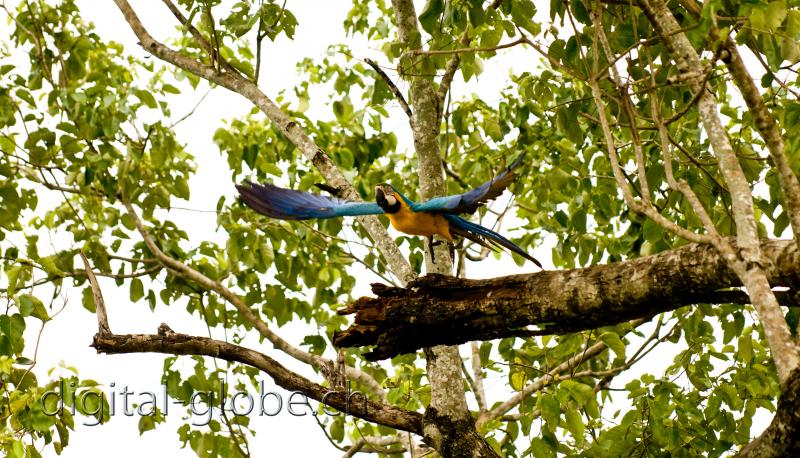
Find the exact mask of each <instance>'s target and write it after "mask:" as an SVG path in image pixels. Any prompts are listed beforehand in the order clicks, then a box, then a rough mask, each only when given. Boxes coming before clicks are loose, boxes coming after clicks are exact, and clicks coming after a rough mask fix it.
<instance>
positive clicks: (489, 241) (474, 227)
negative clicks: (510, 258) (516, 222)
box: [442, 214, 543, 269]
mask: <svg viewBox="0 0 800 458" xmlns="http://www.w3.org/2000/svg"><path fill="white" fill-rule="evenodd" d="M442 216H444V217H445V218H447V221H448V222H449V223H450V235H455V236H458V237H463V238H465V239H467V240H471V241H473V242H475V243H477V244H478V245H481V246H484V247H486V248H489V249H491V250H494V249H496V248H506V249H508V250H510V251H513V252H514V253H517V254H518V255H520V256H522V257H523V258H525V259H527V260H529V261H531V262H533V263H534V264H536V265H537V266H539V268H540V269H543V267H542V264H541V263H540V262H539V261H537V260H536V258H534V257H533V256H531V255H529V254H528V253H526V252H525V250H523V249H522V248H520V247H518V246H517V245H515V244H514V242H512V241H511V240H508V239H507V238H505V237H503V236H502V235H500V234H498V233H497V232H494V231H492V230H491V229H487V228H485V227H483V226H481V225H479V224H475V223H471V222H469V221H467V220H465V219H464V218H461V217H460V216H456V215H450V214H442Z"/></svg>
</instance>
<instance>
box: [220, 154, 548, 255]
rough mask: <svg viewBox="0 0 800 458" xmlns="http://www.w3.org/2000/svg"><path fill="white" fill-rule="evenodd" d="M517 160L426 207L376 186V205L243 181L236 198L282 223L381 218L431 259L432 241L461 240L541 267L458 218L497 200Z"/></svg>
mask: <svg viewBox="0 0 800 458" xmlns="http://www.w3.org/2000/svg"><path fill="white" fill-rule="evenodd" d="M524 156H525V154H524V153H523V154H521V155H520V156H519V157H518V158H517V159H516V160H515V161H514V162H513V163H512V164H511V165H509V166H508V167H507V168H506V169H505V170H504V171H503V172H501V173H499V174H498V175H497V176H495V177H494V178H492V179H491V180H489V181H487V182H485V183H483V184H482V185H480V186H478V187H477V188H474V189H472V190H470V191H467V192H465V193H462V194H456V195H451V196H445V197H436V198H433V199H430V200H427V201H425V202H414V201H412V200H410V199H408V198H407V197H406V196H404V195H403V194H402V193H400V192H399V191H398V190H397V189H396V188H395V187H394V186H392V185H390V184H387V183H380V184H378V185H376V186H375V202H353V201H349V200H345V199H341V198H339V197H337V196H336V194H338V192H337V191H338V190H337V188H333V187H330V186H327V185H324V184H317V187H319V188H320V189H322V190H325V191H328V192H329V193H331V194H332V196H325V195H321V194H314V193H310V192H304V191H296V190H293V189H286V188H281V187H278V186H275V185H273V184H270V183H263V184H258V183H253V182H251V181H245V182H243V183H241V184H237V185H236V189H237V190H238V192H239V197H240V199H241V200H242V202H244V203H245V204H246V205H247V206H248V207H250V208H251V209H253V210H255V211H256V212H257V213H260V214H262V215H265V216H268V217H270V218H276V219H282V220H305V219H325V218H336V217H342V216H362V215H381V214H384V215H386V216H387V217H388V218H389V222H390V223H391V224H392V227H394V228H395V229H396V230H398V231H400V232H403V233H405V234H408V235H417V236H423V237H428V239H429V241H430V242H431V243H430V244H429V246H430V247H431V253H433V251H432V250H433V248H432V246H433V236H434V235H438V236H440V237H442V238H443V239H445V240H446V241H448V242H453V241H454V240H455V238H456V237H461V238H464V239H467V240H470V241H472V242H475V243H477V244H478V245H481V246H483V247H486V248H489V249H492V250H494V249H496V248H506V249H508V250H510V251H512V252H514V253H517V254H518V255H520V256H522V257H523V258H525V259H527V260H529V261H531V262H533V263H534V264H536V265H537V266H538V267H539V268H540V269H541V268H542V264H541V263H540V262H539V261H538V260H536V258H534V257H533V256H531V255H529V254H528V253H527V252H526V251H525V250H523V249H522V248H520V247H518V246H517V245H516V244H514V243H513V242H512V241H510V240H508V239H507V238H505V237H503V236H502V235H500V234H498V233H497V232H494V231H492V230H491V229H489V228H486V227H483V226H481V225H480V224H475V223H472V222H470V221H468V220H466V219H464V218H462V217H460V216H458V215H459V214H472V213H475V211H476V210H477V209H478V208H479V207H481V206H482V205H484V204H485V203H486V202H488V201H490V200H492V199H495V198H497V197H498V196H500V195H501V194H502V193H503V191H504V190H505V189H506V188H507V187H508V186H509V185H510V184H511V183H512V182H513V181H514V179H515V177H516V174H515V172H516V170H517V169H518V168H519V166H520V165H521V164H522V159H523V157H524Z"/></svg>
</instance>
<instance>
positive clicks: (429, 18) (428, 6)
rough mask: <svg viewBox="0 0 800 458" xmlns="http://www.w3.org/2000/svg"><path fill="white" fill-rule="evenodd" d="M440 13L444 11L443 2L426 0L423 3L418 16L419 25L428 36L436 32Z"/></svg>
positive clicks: (441, 0)
mask: <svg viewBox="0 0 800 458" xmlns="http://www.w3.org/2000/svg"><path fill="white" fill-rule="evenodd" d="M442 11H444V1H443V0H428V1H427V2H426V3H425V7H424V8H422V13H420V15H419V23H420V24H421V25H422V28H423V29H424V30H425V31H426V32H428V33H429V34H431V35H433V34H434V32H436V31H437V29H438V26H439V17H440V16H441V15H442Z"/></svg>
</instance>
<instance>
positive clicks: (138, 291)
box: [130, 278, 144, 302]
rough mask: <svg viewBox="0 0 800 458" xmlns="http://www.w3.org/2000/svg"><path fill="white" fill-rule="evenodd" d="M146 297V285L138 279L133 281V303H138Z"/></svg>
mask: <svg viewBox="0 0 800 458" xmlns="http://www.w3.org/2000/svg"><path fill="white" fill-rule="evenodd" d="M143 297H144V285H143V284H142V281H141V280H139V279H138V278H134V279H133V280H131V296H130V298H131V302H136V301H138V300H139V299H141V298H143Z"/></svg>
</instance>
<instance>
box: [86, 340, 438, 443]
mask: <svg viewBox="0 0 800 458" xmlns="http://www.w3.org/2000/svg"><path fill="white" fill-rule="evenodd" d="M92 347H94V348H96V349H97V351H98V352H99V353H107V354H120V353H164V354H170V355H202V356H209V357H213V358H220V359H223V360H226V361H231V362H238V363H242V364H246V365H248V366H251V367H255V368H256V369H259V370H261V371H262V372H264V373H266V374H268V375H269V376H270V377H272V379H273V380H274V381H275V384H276V385H278V386H280V387H281V388H283V389H286V390H289V391H296V392H301V393H303V394H305V395H306V396H307V397H309V398H311V399H314V400H316V401H319V402H321V403H323V404H325V405H328V406H330V407H333V408H335V409H337V410H339V411H340V412H343V413H345V414H346V415H353V416H355V417H358V418H361V419H364V420H367V421H370V422H374V423H377V424H380V425H385V426H389V427H391V428H396V429H399V430H403V431H409V432H412V433H415V434H422V415H421V414H419V413H416V412H410V411H407V410H404V409H401V408H398V407H394V406H390V405H386V404H382V403H378V402H374V401H372V400H369V399H367V400H366V407H365V406H364V404H363V403H362V401H361V399H359V398H360V396H356V397H355V398H354V399H350V398H348V395H352V393H348V392H346V391H331V390H330V389H328V388H326V387H324V386H322V385H319V384H316V383H313V382H311V381H310V380H308V379H306V378H305V377H302V376H300V375H298V374H296V373H294V372H292V371H290V370H289V369H287V368H285V367H284V366H282V365H281V364H280V363H279V362H278V361H276V360H274V359H272V358H270V357H269V356H267V355H265V354H263V353H259V352H257V351H254V350H251V349H249V348H245V347H241V346H238V345H234V344H231V343H228V342H223V341H220V340H215V339H211V338H208V337H199V336H188V335H185V334H179V333H175V332H171V331H170V330H169V328H167V327H165V326H163V325H162V327H161V328H159V334H157V335H153V334H125V335H115V334H103V333H98V334H96V335H95V337H94V342H93V343H92Z"/></svg>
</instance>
